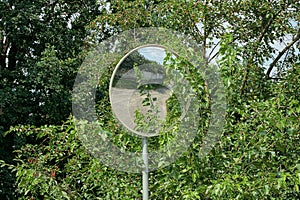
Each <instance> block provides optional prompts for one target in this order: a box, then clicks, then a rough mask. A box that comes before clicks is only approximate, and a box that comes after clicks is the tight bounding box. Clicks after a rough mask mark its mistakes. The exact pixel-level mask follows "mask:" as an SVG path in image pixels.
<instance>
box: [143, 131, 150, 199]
mask: <svg viewBox="0 0 300 200" xmlns="http://www.w3.org/2000/svg"><path fill="white" fill-rule="evenodd" d="M142 154H143V161H144V169H143V200H148V198H149V191H148V187H149V186H148V178H149V176H148V167H149V163H148V139H147V137H143V153H142Z"/></svg>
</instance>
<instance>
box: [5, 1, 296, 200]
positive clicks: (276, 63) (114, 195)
mask: <svg viewBox="0 0 300 200" xmlns="http://www.w3.org/2000/svg"><path fill="white" fill-rule="evenodd" d="M105 5H106V1H99V2H98V3H96V1H88V2H85V3H84V4H83V3H82V1H72V3H69V2H67V1H34V2H32V1H22V2H21V1H1V2H0V10H1V11H3V12H1V14H0V15H1V20H0V41H1V42H0V50H1V55H0V144H1V145H0V151H1V153H0V160H1V162H0V165H1V166H0V198H1V199H16V198H19V199H140V197H141V191H140V190H141V176H140V175H137V174H127V173H123V172H118V171H115V170H113V169H112V168H110V167H108V166H104V165H103V164H101V163H99V162H98V161H97V159H95V158H93V157H92V156H91V155H89V154H88V152H87V151H86V149H85V147H84V146H83V145H82V143H81V141H80V140H79V136H78V133H77V131H76V130H75V127H74V124H73V123H72V119H71V118H69V119H67V117H68V116H69V115H70V109H71V106H70V94H71V90H72V87H73V80H74V77H75V74H76V71H77V68H78V66H80V64H81V61H82V59H83V56H84V52H83V49H84V48H85V45H86V43H89V44H92V45H96V44H97V42H100V41H102V40H103V39H105V38H107V37H108V36H110V35H112V34H114V33H117V32H120V31H123V30H127V29H130V28H136V27H147V26H163V27H167V28H171V29H174V30H179V31H182V32H184V33H186V34H189V35H190V36H191V37H192V38H193V39H195V40H196V41H197V42H198V43H199V46H201V47H202V49H203V52H202V53H203V58H204V59H206V61H207V64H211V62H212V61H213V58H215V57H216V56H220V57H219V61H218V67H219V69H220V71H221V74H222V80H223V82H224V84H225V85H226V88H227V89H226V92H227V93H226V94H227V99H228V110H227V120H226V125H225V127H224V130H223V133H222V137H221V138H220V141H219V142H218V143H217V144H216V145H215V147H214V148H213V149H212V151H211V152H210V153H209V154H208V155H207V156H206V157H201V156H200V149H201V147H202V145H203V144H202V136H203V133H205V131H206V130H207V126H208V124H207V123H208V122H207V121H208V119H209V117H210V115H209V111H208V110H209V109H208V108H209V100H208V98H207V91H208V90H207V87H206V82H205V80H203V77H201V73H199V72H198V71H197V69H195V68H194V67H193V66H190V65H189V63H186V61H184V60H173V61H172V62H174V63H171V64H170V65H172V67H176V70H181V72H183V73H184V74H185V76H186V78H188V79H189V81H190V82H191V83H192V85H193V88H194V90H195V91H196V93H197V95H198V98H199V99H200V100H201V102H202V104H201V105H199V106H200V107H201V109H202V110H203V113H201V122H200V127H199V134H198V135H197V136H196V138H195V140H194V141H193V143H192V144H191V146H190V148H189V150H188V151H187V152H185V153H184V155H182V156H181V157H180V158H179V159H178V160H177V161H176V162H175V163H173V164H172V165H170V166H168V167H165V168H162V169H159V170H157V171H154V172H151V173H150V184H149V185H150V198H151V199H299V194H300V192H299V187H300V156H299V155H300V148H299V143H300V132H299V130H300V121H299V119H300V109H299V108H300V88H299V86H300V65H299V38H300V32H299V19H300V15H299V13H300V12H299V8H300V2H298V1H292V0H291V1H286V0H278V1H276V3H274V2H272V1H256V0H249V1H219V2H212V1H196V0H195V1H194V0H192V1H177V0H169V1H160V0H157V1H156V0H155V1H144V0H135V1H110V8H109V9H108V10H106V9H104V8H103V7H102V8H99V6H100V7H101V6H105ZM107 5H108V4H107ZM76 13H79V14H80V15H79V16H77V17H74V16H75V14H76ZM72 16H73V17H72ZM73 18H74V21H73V22H72V28H68V21H69V20H72V19H73ZM94 19H95V20H94ZM91 20H93V21H92V22H91V23H90V24H89V25H88V26H87V27H85V26H86V25H87V24H88V23H89V22H90V21H91ZM199 27H202V29H200V28H199ZM85 28H87V29H85ZM86 30H88V33H89V34H88V35H87V32H86ZM84 38H86V40H84ZM213 38H215V39H217V40H220V49H219V50H218V51H217V52H210V51H211V49H212V48H214V45H215V44H213V43H214V42H213V40H212V39H213ZM281 41H283V43H280V44H281V45H284V46H283V48H278V45H276V44H278V43H279V42H281ZM170 47H174V48H176V44H172V41H170ZM7 60H8V62H7ZM113 64H116V63H113ZM112 66H113V65H112ZM111 73H112V69H111V68H110V69H108V71H107V72H106V73H105V76H104V77H101V80H100V82H99V85H98V93H97V105H96V109H97V116H98V118H99V123H100V124H101V125H103V126H105V128H106V129H107V130H109V131H110V132H111V133H112V135H108V137H110V138H109V139H110V140H111V141H112V142H113V143H114V144H116V145H117V146H118V147H121V148H122V149H124V150H127V151H140V150H141V149H140V148H141V147H140V144H141V140H140V138H136V137H133V136H132V135H130V134H128V133H127V132H126V131H124V130H121V129H120V126H119V124H118V123H117V122H116V120H115V118H114V117H113V115H112V112H111V107H110V103H109V98H108V83H109V78H110V75H111ZM206 81H207V80H206ZM179 107H180V106H179V105H178V102H177V101H176V98H174V99H172V98H171V99H170V101H169V102H168V109H169V110H172V112H173V111H174V116H171V117H170V121H169V122H171V121H172V117H174V118H176V117H178V116H179V115H180V111H179ZM176 111H177V112H176ZM62 121H65V123H63V124H61V123H62ZM167 123H168V121H167ZM170 138H171V135H168V134H166V135H164V137H161V138H160V140H161V142H160V143H150V145H153V148H156V147H157V146H155V145H164V144H166V143H168V142H169V140H170ZM12 152H13V153H12Z"/></svg>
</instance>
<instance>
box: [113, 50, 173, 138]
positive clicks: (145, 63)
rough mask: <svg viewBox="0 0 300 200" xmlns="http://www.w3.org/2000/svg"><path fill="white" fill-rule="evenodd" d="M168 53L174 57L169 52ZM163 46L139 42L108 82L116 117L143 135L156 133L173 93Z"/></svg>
mask: <svg viewBox="0 0 300 200" xmlns="http://www.w3.org/2000/svg"><path fill="white" fill-rule="evenodd" d="M171 57H176V55H175V54H173V53H172V54H171ZM166 62H167V51H166V48H164V47H162V46H154V45H149V46H142V47H139V48H136V49H134V50H132V51H131V52H129V53H128V54H127V55H125V56H124V57H123V58H122V59H121V61H120V62H119V63H118V65H117V67H116V69H115V71H114V73H113V75H112V78H111V83H110V101H111V104H112V109H113V112H114V114H115V115H116V117H117V118H118V120H119V121H120V122H121V124H122V125H123V126H125V127H126V128H127V129H128V130H130V131H131V132H133V133H135V134H137V135H140V136H146V137H152V136H156V135H158V134H159V132H160V130H161V128H162V127H163V124H164V121H165V120H166V117H167V111H168V110H169V109H168V108H167V107H168V106H167V101H168V99H170V97H171V96H172V87H173V86H172V78H173V77H172V76H174V73H175V71H173V72H172V73H170V71H171V70H167V68H166V67H165V66H164V64H166Z"/></svg>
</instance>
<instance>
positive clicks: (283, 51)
mask: <svg viewBox="0 0 300 200" xmlns="http://www.w3.org/2000/svg"><path fill="white" fill-rule="evenodd" d="M299 39H300V29H299V30H298V33H297V35H296V37H295V38H294V39H293V40H292V41H291V42H290V43H289V44H288V45H287V46H286V47H285V48H284V49H282V50H281V52H279V54H278V55H277V57H276V58H275V60H274V61H273V62H272V63H271V64H270V66H269V68H268V70H267V73H266V76H267V77H268V78H269V77H270V74H271V72H272V70H273V68H274V67H275V65H276V64H277V62H278V61H279V60H280V58H281V57H282V56H283V55H284V54H285V52H286V51H287V50H289V48H291V47H292V46H293V45H294V44H295V43H296V42H297V41H298V40H299Z"/></svg>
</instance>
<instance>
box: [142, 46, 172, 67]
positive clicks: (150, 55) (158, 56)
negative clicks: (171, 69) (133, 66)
mask: <svg viewBox="0 0 300 200" xmlns="http://www.w3.org/2000/svg"><path fill="white" fill-rule="evenodd" d="M138 52H139V53H140V54H142V55H143V56H144V57H145V58H146V59H148V60H151V61H155V62H157V63H159V64H161V65H162V64H163V61H164V58H165V57H166V53H165V50H164V49H162V48H160V47H143V48H141V49H139V50H138Z"/></svg>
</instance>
